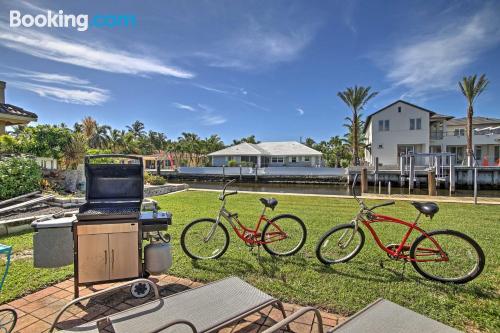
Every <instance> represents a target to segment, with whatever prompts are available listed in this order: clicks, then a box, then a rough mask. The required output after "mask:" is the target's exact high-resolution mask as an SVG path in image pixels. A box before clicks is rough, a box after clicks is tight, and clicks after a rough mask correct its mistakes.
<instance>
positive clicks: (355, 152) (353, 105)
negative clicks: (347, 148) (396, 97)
mask: <svg viewBox="0 0 500 333" xmlns="http://www.w3.org/2000/svg"><path fill="white" fill-rule="evenodd" d="M370 89H371V87H363V86H359V87H358V86H354V88H352V87H351V88H346V90H344V91H341V92H338V93H337V96H339V97H340V99H341V100H342V101H344V103H345V104H346V105H347V106H348V107H349V108H350V109H351V112H352V116H351V117H348V118H349V119H350V122H351V124H352V125H353V126H352V128H351V131H352V136H353V138H352V142H353V147H352V163H353V164H354V165H359V139H358V136H359V131H360V127H359V118H360V111H361V110H363V107H364V106H365V105H366V103H367V102H368V101H369V100H370V99H372V98H373V97H375V96H376V95H377V94H378V92H372V93H370Z"/></svg>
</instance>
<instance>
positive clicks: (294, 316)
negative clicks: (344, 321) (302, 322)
mask: <svg viewBox="0 0 500 333" xmlns="http://www.w3.org/2000/svg"><path fill="white" fill-rule="evenodd" d="M308 312H314V314H315V315H316V317H317V318H318V333H323V319H322V318H321V313H320V312H319V310H318V309H316V308H313V307H311V306H308V307H305V308H301V309H300V310H299V311H296V312H294V313H292V314H291V315H290V316H288V317H286V318H285V319H283V320H282V321H280V322H278V323H276V324H274V325H273V326H271V327H269V328H268V329H267V330H265V331H263V332H262V333H273V332H276V331H278V330H279V329H281V328H282V327H283V326H286V325H288V324H290V323H291V322H293V321H295V320H296V319H297V318H300V317H302V316H303V315H305V314H306V313H308Z"/></svg>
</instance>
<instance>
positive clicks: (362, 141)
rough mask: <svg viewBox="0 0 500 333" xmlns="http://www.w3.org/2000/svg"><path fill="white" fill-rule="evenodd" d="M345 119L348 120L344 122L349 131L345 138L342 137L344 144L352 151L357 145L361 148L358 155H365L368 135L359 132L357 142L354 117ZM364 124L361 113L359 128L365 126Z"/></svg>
mask: <svg viewBox="0 0 500 333" xmlns="http://www.w3.org/2000/svg"><path fill="white" fill-rule="evenodd" d="M345 120H346V121H347V123H345V124H343V126H344V127H345V128H347V133H346V134H344V138H343V139H342V141H343V142H344V146H345V147H347V148H348V149H349V150H350V151H351V152H352V151H353V150H354V146H355V145H357V147H358V150H359V151H358V154H359V155H358V157H359V158H361V157H364V150H365V147H366V137H365V135H364V133H359V134H358V136H357V141H356V142H355V141H354V140H355V138H354V125H353V124H352V119H351V118H350V117H346V118H345ZM364 125H365V122H364V121H362V120H361V114H359V116H358V124H357V128H363V127H364ZM351 156H352V155H351Z"/></svg>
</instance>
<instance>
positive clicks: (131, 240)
mask: <svg viewBox="0 0 500 333" xmlns="http://www.w3.org/2000/svg"><path fill="white" fill-rule="evenodd" d="M137 237H138V236H137V232H120V233H115V234H109V251H110V254H109V255H110V273H109V275H110V279H111V280H115V279H127V278H134V277H137V276H139V249H138V238H137Z"/></svg>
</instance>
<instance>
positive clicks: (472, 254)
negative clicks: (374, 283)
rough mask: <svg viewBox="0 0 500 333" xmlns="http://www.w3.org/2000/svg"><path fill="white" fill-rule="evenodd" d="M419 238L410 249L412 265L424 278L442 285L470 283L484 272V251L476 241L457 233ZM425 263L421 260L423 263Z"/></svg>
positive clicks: (442, 233)
mask: <svg viewBox="0 0 500 333" xmlns="http://www.w3.org/2000/svg"><path fill="white" fill-rule="evenodd" d="M427 235H428V236H429V237H432V239H434V240H435V241H436V242H437V243H438V244H439V247H441V249H442V251H440V250H439V248H438V247H437V246H436V244H434V242H433V241H432V240H431V239H430V238H429V237H426V236H425V235H421V236H419V237H418V238H417V239H416V240H415V242H413V244H412V246H411V249H410V258H411V259H412V261H411V264H412V265H413V267H414V268H415V270H416V271H417V272H418V273H420V274H421V275H422V276H423V277H425V278H427V279H430V280H434V281H440V282H452V283H465V282H469V281H471V280H473V279H475V278H476V277H478V275H479V274H481V272H482V271H483V268H484V262H485V258H484V252H483V250H482V249H481V247H480V246H479V244H477V243H476V241H474V240H473V239H472V238H470V237H469V236H467V235H465V234H463V233H461V232H458V231H454V230H436V231H432V232H430V233H428V234H427ZM420 260H421V261H420Z"/></svg>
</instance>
